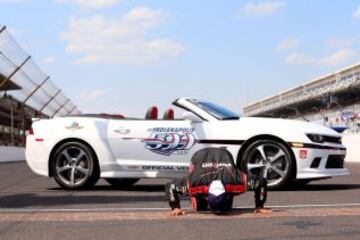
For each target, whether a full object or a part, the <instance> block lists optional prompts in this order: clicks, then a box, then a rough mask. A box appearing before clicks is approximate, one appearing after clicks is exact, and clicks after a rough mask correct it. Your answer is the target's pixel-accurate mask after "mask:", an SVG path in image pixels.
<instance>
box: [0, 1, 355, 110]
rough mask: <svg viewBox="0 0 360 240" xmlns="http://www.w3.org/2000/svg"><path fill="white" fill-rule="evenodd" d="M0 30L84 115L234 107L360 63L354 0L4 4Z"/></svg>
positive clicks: (2, 2) (26, 2)
mask: <svg viewBox="0 0 360 240" xmlns="http://www.w3.org/2000/svg"><path fill="white" fill-rule="evenodd" d="M0 24H2V25H6V26H7V27H8V29H9V31H10V32H11V33H12V34H13V36H14V37H15V39H16V40H17V41H18V42H19V43H20V44H21V45H22V46H23V47H24V48H25V49H26V51H28V52H29V53H30V54H31V55H32V56H33V58H34V59H35V60H36V61H37V63H38V64H39V65H40V67H41V68H42V69H43V70H44V71H45V72H46V73H48V74H49V75H50V76H51V77H52V79H53V81H54V82H55V83H56V84H57V85H58V86H59V87H61V88H62V89H63V90H64V92H65V93H66V94H67V95H68V96H69V97H70V98H72V99H73V101H74V102H75V103H76V104H77V105H78V106H79V108H80V110H82V111H83V112H112V113H123V114H125V115H127V116H142V115H144V114H145V111H146V109H147V107H148V106H150V105H158V106H159V108H160V111H164V110H165V108H167V107H168V106H169V105H170V103H171V102H172V100H174V99H175V98H177V97H181V96H189V97H200V98H205V99H210V100H212V101H214V102H218V103H221V104H223V105H226V106H228V107H230V108H232V109H233V110H236V111H240V109H241V106H243V105H244V104H246V103H249V102H252V101H254V100H258V99H260V98H263V97H266V96H269V95H272V94H275V93H277V92H279V91H282V90H285V89H287V88H289V87H293V86H295V85H298V84H301V83H303V82H305V81H309V80H311V79H312V78H314V77H317V76H320V75H322V74H327V73H330V72H332V71H335V70H337V69H339V68H341V67H344V66H347V65H349V64H353V63H356V62H357V61H359V60H360V1H359V0H357V1H353V0H347V1H342V0H332V1H326V0H317V1H312V0H303V1H295V0H293V1H291V0H284V1H281V0H280V1H277V0H274V1H270V0H265V1H261V0H260V1H239V0H238V1H235V0H227V1H216V0H208V1H189V0H181V1H180V0H178V1H175V0H173V1H168V0H167V1H165V0H139V1H130V0H0Z"/></svg>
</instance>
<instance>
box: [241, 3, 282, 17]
mask: <svg viewBox="0 0 360 240" xmlns="http://www.w3.org/2000/svg"><path fill="white" fill-rule="evenodd" d="M284 5H285V4H284V3H283V2H274V1H263V2H258V3H253V2H249V3H246V4H245V5H244V8H243V11H244V14H245V16H257V17H263V16H268V15H271V14H274V13H276V12H278V11H279V10H280V9H281V8H282V7H284Z"/></svg>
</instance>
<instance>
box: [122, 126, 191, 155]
mask: <svg viewBox="0 0 360 240" xmlns="http://www.w3.org/2000/svg"><path fill="white" fill-rule="evenodd" d="M194 130H195V129H194V128H163V127H156V128H149V129H148V132H150V136H149V137H148V138H141V139H139V140H140V141H141V142H143V143H145V148H146V149H148V150H150V151H152V152H154V153H157V154H161V155H165V156H170V155H185V154H187V153H188V152H189V150H190V149H191V148H192V147H193V146H194V145H195V144H196V143H197V139H196V135H195V133H194ZM123 139H128V140H130V139H134V138H123Z"/></svg>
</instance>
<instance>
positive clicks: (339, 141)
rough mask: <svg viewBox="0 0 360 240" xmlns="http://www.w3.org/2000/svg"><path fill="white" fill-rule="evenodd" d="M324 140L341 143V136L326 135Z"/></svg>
mask: <svg viewBox="0 0 360 240" xmlns="http://www.w3.org/2000/svg"><path fill="white" fill-rule="evenodd" d="M324 142H329V143H341V137H333V136H324Z"/></svg>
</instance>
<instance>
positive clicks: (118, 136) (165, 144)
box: [109, 120, 205, 171]
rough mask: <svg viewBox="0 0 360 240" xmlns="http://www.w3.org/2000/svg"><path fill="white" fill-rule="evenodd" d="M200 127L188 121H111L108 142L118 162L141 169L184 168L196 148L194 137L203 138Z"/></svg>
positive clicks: (166, 169)
mask: <svg viewBox="0 0 360 240" xmlns="http://www.w3.org/2000/svg"><path fill="white" fill-rule="evenodd" d="M202 127H203V126H202V123H197V124H191V123H190V122H189V121H161V120H145V121H142V120H138V121H136V120H135V121H134V120H128V121H127V120H118V121H116V120H114V121H111V123H110V126H109V144H110V146H111V149H112V151H113V153H114V155H115V156H116V158H117V160H118V162H119V164H123V165H124V164H125V163H126V165H137V166H140V167H141V168H142V169H143V170H146V169H158V171H171V170H176V171H181V170H187V168H184V167H185V166H186V167H187V165H188V163H189V161H190V159H191V156H192V155H193V153H194V152H195V151H196V150H198V149H200V145H199V144H197V143H198V140H199V139H200V138H204V136H203V135H204V132H205V131H204V130H202ZM149 167H150V168H149ZM179 167H180V168H179Z"/></svg>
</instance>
